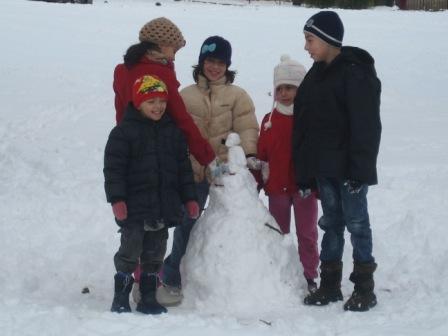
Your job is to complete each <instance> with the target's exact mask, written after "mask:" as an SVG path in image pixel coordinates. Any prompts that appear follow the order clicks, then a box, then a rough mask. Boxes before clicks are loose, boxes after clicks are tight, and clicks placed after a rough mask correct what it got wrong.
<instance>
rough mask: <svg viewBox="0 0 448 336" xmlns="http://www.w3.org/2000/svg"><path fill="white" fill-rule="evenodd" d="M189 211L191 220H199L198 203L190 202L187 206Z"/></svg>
mask: <svg viewBox="0 0 448 336" xmlns="http://www.w3.org/2000/svg"><path fill="white" fill-rule="evenodd" d="M185 208H186V209H187V213H188V217H190V218H191V219H197V218H198V217H199V204H198V202H196V201H188V202H187V203H186V204H185Z"/></svg>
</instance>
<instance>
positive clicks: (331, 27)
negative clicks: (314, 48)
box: [303, 11, 344, 48]
mask: <svg viewBox="0 0 448 336" xmlns="http://www.w3.org/2000/svg"><path fill="white" fill-rule="evenodd" d="M303 31H304V32H308V33H311V34H313V35H315V36H317V37H318V38H320V39H321V40H323V41H325V42H327V43H328V44H329V45H332V46H334V47H337V48H340V47H341V46H342V39H343V38H344V25H343V24H342V21H341V19H340V18H339V15H338V14H337V13H336V12H333V11H321V12H318V13H317V14H314V15H313V16H312V17H310V19H309V20H308V21H307V22H306V24H305V27H304V28H303Z"/></svg>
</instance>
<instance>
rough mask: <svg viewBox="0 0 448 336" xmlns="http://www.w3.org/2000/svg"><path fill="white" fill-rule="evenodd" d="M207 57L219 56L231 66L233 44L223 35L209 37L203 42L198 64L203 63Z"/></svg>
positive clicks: (218, 57)
mask: <svg viewBox="0 0 448 336" xmlns="http://www.w3.org/2000/svg"><path fill="white" fill-rule="evenodd" d="M207 57H213V58H217V59H219V60H221V61H223V62H225V63H226V65H227V67H229V66H230V64H232V46H231V45H230V42H229V41H227V40H226V39H224V38H222V37H221V36H210V37H208V38H207V39H206V40H205V41H204V43H202V46H201V50H200V52H199V61H198V64H203V63H204V60H205V59H206V58H207Z"/></svg>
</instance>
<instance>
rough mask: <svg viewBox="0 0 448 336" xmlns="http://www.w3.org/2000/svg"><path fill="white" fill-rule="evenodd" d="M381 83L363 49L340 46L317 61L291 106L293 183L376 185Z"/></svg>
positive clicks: (371, 59) (368, 56)
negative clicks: (342, 181) (325, 180)
mask: <svg viewBox="0 0 448 336" xmlns="http://www.w3.org/2000/svg"><path fill="white" fill-rule="evenodd" d="M380 95H381V82H380V81H379V79H378V78H377V76H376V71H375V67H374V60H373V58H372V57H371V56H370V55H369V53H367V52H366V51H364V50H362V49H359V48H354V47H343V48H342V49H341V53H340V54H339V55H338V56H337V57H336V58H335V59H334V60H333V62H331V63H330V64H329V65H328V66H327V65H326V64H325V63H324V62H316V63H314V65H313V66H312V68H311V69H310V71H309V72H308V73H307V75H306V76H305V79H304V80H303V82H302V84H301V85H300V87H299V88H298V91H297V96H296V99H295V102H294V131H293V140H292V141H293V158H294V166H295V173H296V179H297V182H298V183H303V184H309V183H311V182H312V180H313V179H314V178H317V177H334V178H339V179H352V180H357V181H360V182H363V183H367V184H369V185H373V184H376V183H377V171H376V161H377V156H378V150H379V144H380V137H381V121H380Z"/></svg>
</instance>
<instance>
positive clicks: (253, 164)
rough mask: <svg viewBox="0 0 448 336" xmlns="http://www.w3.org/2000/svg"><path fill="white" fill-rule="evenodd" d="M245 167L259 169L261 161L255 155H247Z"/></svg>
mask: <svg viewBox="0 0 448 336" xmlns="http://www.w3.org/2000/svg"><path fill="white" fill-rule="evenodd" d="M246 162H247V168H249V169H252V170H260V169H261V161H260V160H259V159H257V158H256V157H255V156H249V157H247V159H246Z"/></svg>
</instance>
